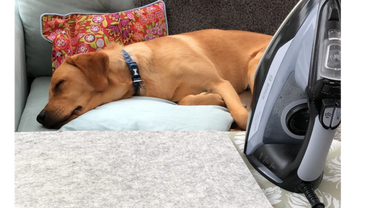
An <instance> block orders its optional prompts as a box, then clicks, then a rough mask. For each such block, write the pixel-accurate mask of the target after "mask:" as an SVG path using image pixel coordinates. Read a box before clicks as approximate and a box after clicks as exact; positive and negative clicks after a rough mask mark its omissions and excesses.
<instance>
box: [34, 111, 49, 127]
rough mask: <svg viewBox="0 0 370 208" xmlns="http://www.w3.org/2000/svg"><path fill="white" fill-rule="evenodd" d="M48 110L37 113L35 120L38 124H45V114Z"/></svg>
mask: <svg viewBox="0 0 370 208" xmlns="http://www.w3.org/2000/svg"><path fill="white" fill-rule="evenodd" d="M47 114H48V112H47V111H46V110H42V111H41V112H40V113H39V115H38V116H37V119H36V120H37V122H39V123H40V124H42V125H44V124H45V121H46V116H47Z"/></svg>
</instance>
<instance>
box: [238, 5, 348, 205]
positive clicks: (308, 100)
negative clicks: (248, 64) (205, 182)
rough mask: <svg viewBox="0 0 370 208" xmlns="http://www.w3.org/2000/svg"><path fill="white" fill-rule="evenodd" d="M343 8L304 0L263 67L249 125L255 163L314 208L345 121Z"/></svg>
mask: <svg viewBox="0 0 370 208" xmlns="http://www.w3.org/2000/svg"><path fill="white" fill-rule="evenodd" d="M340 11H341V2H340V0H301V1H300V2H298V4H297V5H296V6H295V7H294V9H293V10H292V11H291V12H290V14H289V15H288V17H287V18H286V19H285V20H284V22H283V23H282V25H281V26H280V28H279V29H278V30H277V32H276V33H275V35H274V37H273V38H272V40H271V42H270V44H269V46H268V47H267V49H266V51H265V53H264V55H263V57H262V59H261V61H260V62H259V65H258V67H257V71H256V74H255V85H254V92H253V98H252V104H251V108H250V114H249V121H248V124H247V130H246V142H245V147H244V154H245V155H246V157H247V158H248V160H249V162H250V163H251V164H252V165H253V167H254V168H255V169H256V170H257V171H259V173H260V174H262V175H263V176H264V177H266V178H267V179H268V180H270V181H271V182H272V183H274V184H276V185H277V186H279V187H281V188H283V189H286V190H288V191H291V192H296V193H305V195H306V196H307V198H308V201H309V202H310V203H311V205H312V207H320V206H321V207H323V204H322V203H321V202H320V201H319V200H318V199H317V196H316V195H315V193H314V189H316V188H317V187H318V185H319V184H320V182H321V180H322V177H323V169H324V165H325V161H326V157H327V155H328V151H329V148H330V145H331V143H332V141H333V138H334V134H335V131H336V128H337V127H338V126H339V124H340V122H341V24H340V21H341V12H340Z"/></svg>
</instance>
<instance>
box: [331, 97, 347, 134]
mask: <svg viewBox="0 0 370 208" xmlns="http://www.w3.org/2000/svg"><path fill="white" fill-rule="evenodd" d="M335 105H336V107H335V110H334V115H333V120H332V121H331V128H332V129H335V128H337V127H338V126H339V124H340V122H341V121H342V118H343V116H344V100H336V102H335Z"/></svg>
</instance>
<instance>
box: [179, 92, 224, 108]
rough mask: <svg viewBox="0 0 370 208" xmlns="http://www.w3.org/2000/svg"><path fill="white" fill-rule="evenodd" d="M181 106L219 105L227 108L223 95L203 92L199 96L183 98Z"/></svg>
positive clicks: (180, 102)
mask: <svg viewBox="0 0 370 208" xmlns="http://www.w3.org/2000/svg"><path fill="white" fill-rule="evenodd" d="M178 104H179V105H219V106H223V107H225V102H224V100H223V99H222V97H221V95H219V94H214V93H207V92H203V93H200V94H197V95H188V96H185V97H184V98H182V99H181V100H180V101H179V102H178Z"/></svg>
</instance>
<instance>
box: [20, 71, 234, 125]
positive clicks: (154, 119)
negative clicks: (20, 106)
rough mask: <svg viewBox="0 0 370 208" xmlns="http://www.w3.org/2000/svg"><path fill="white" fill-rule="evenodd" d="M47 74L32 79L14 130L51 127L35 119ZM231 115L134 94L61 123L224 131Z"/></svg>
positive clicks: (223, 110)
mask: <svg viewBox="0 0 370 208" xmlns="http://www.w3.org/2000/svg"><path fill="white" fill-rule="evenodd" d="M49 85H50V77H39V78H36V79H35V80H34V82H33V83H32V86H31V92H30V94H29V96H28V99H27V104H26V107H25V109H24V112H23V115H22V118H21V121H20V124H19V127H18V131H55V130H50V129H47V128H44V127H43V126H42V125H41V124H39V123H38V122H37V121H36V117H37V115H38V114H39V113H40V111H41V110H42V109H43V108H44V106H45V105H46V103H47V102H48V88H49ZM233 121H234V120H233V118H232V116H231V114H230V112H229V111H228V110H227V108H224V107H220V106H181V105H177V104H175V103H173V102H170V101H167V100H163V99H158V98H152V97H142V96H134V97H132V98H129V99H125V100H119V101H115V102H111V103H108V104H104V105H102V106H99V107H97V108H95V109H93V110H90V111H88V112H86V113H85V114H83V115H81V116H79V117H77V118H76V119H74V120H72V121H70V122H69V123H67V124H66V125H64V126H63V127H62V128H61V129H60V130H61V131H73V130H219V131H228V130H229V129H230V126H231V124H232V123H233Z"/></svg>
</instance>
